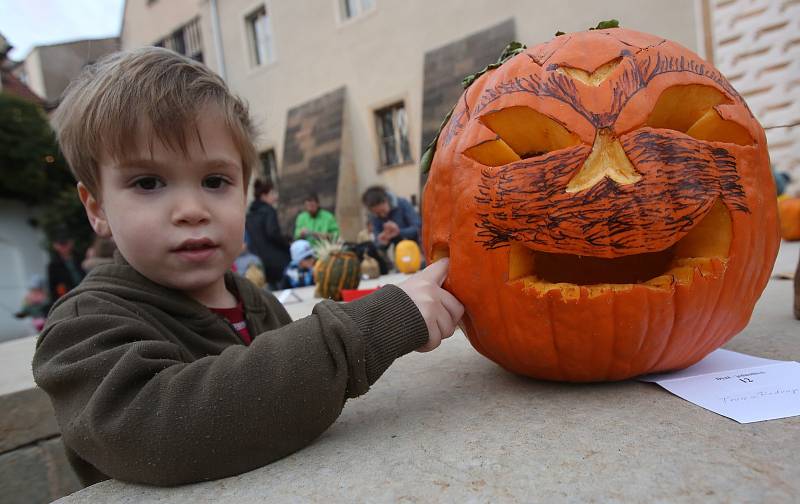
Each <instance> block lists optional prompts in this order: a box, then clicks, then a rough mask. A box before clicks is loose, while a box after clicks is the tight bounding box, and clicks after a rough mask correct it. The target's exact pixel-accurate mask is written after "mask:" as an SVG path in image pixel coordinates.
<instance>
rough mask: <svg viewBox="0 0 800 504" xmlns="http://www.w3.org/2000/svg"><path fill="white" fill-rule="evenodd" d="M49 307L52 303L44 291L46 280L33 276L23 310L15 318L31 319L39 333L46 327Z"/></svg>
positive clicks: (39, 276)
mask: <svg viewBox="0 0 800 504" xmlns="http://www.w3.org/2000/svg"><path fill="white" fill-rule="evenodd" d="M49 307H50V303H49V302H48V300H47V293H46V292H45V290H44V278H42V276H41V275H33V277H31V281H30V283H29V284H28V293H27V294H25V299H23V300H22V308H20V310H19V311H18V312H17V313H15V314H14V316H15V317H16V318H26V317H30V318H31V322H32V323H33V327H34V329H36V332H39V331H41V330H42V327H44V323H45V319H46V318H47V310H48V308H49Z"/></svg>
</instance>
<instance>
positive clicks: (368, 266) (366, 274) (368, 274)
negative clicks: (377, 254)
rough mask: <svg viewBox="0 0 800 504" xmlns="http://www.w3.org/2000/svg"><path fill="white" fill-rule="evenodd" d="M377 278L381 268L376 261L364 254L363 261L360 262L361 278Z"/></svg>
mask: <svg viewBox="0 0 800 504" xmlns="http://www.w3.org/2000/svg"><path fill="white" fill-rule="evenodd" d="M379 276H381V267H380V265H379V264H378V260H377V259H375V258H374V257H372V256H368V255H366V254H364V260H362V261H361V278H364V279H373V278H378V277H379Z"/></svg>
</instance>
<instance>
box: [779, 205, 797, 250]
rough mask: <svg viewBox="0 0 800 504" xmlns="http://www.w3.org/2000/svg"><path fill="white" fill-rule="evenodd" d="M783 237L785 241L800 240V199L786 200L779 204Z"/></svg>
mask: <svg viewBox="0 0 800 504" xmlns="http://www.w3.org/2000/svg"><path fill="white" fill-rule="evenodd" d="M778 210H779V212H780V223H781V236H782V237H783V239H784V240H800V198H784V199H782V200H780V201H779V202H778Z"/></svg>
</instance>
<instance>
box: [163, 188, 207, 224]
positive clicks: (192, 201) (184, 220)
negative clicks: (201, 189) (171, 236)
mask: <svg viewBox="0 0 800 504" xmlns="http://www.w3.org/2000/svg"><path fill="white" fill-rule="evenodd" d="M210 219H211V213H210V212H209V211H208V208H207V207H206V205H205V204H203V201H202V198H199V197H197V196H194V195H190V194H184V195H181V197H180V198H179V199H178V201H177V202H176V204H175V206H174V208H173V211H172V222H173V223H174V224H177V225H187V224H188V225H197V224H205V223H207V222H208V221H209V220H210Z"/></svg>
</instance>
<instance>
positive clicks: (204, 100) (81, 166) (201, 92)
mask: <svg viewBox="0 0 800 504" xmlns="http://www.w3.org/2000/svg"><path fill="white" fill-rule="evenodd" d="M206 105H214V106H216V107H218V108H219V110H220V112H221V113H222V116H223V117H224V118H225V125H226V126H227V127H228V129H229V130H230V133H231V137H232V138H233V141H234V143H235V145H236V147H237V148H238V150H239V153H240V154H241V157H242V167H243V170H244V182H245V187H247V185H248V184H249V180H250V174H251V172H252V168H253V166H254V164H255V163H256V161H257V159H258V156H257V154H256V149H255V145H254V140H255V130H254V128H253V126H252V123H251V121H250V116H249V114H248V110H247V105H245V104H244V103H243V102H242V101H241V100H240V99H239V98H237V97H235V96H234V95H232V94H231V92H230V91H229V90H228V87H227V86H226V84H225V82H224V81H223V80H222V79H221V78H220V77H219V76H218V75H216V74H215V73H214V72H212V71H211V70H209V69H208V68H207V67H206V66H205V65H203V64H202V63H198V62H196V61H194V60H191V59H189V58H186V57H184V56H181V55H179V54H177V53H175V52H172V51H169V50H167V49H162V48H158V47H145V48H141V49H134V50H131V51H122V52H117V53H114V54H111V55H109V56H107V57H105V58H103V59H102V60H100V61H98V62H97V63H96V64H94V65H90V66H88V67H87V68H86V69H85V70H84V71H83V72H82V73H81V75H80V76H79V77H78V78H77V79H75V81H73V82H72V83H70V85H69V87H67V89H66V91H65V92H64V95H63V98H62V101H61V104H60V105H59V106H58V109H56V111H55V114H54V116H53V120H54V123H55V128H56V131H57V135H58V142H59V144H60V145H61V150H62V152H63V153H64V157H65V158H66V159H67V162H68V163H69V165H70V168H71V169H72V173H73V174H74V175H75V178H76V179H77V180H78V181H79V182H82V183H83V185H85V186H86V188H87V189H89V191H90V192H91V193H92V194H93V195H94V196H95V197H97V198H99V197H100V177H99V168H98V161H99V160H100V158H101V157H102V156H110V157H111V158H112V159H115V160H122V159H125V158H126V157H127V156H129V155H131V154H133V153H134V152H135V150H136V149H138V148H139V147H141V145H139V144H137V142H138V141H141V140H142V139H141V138H139V135H137V134H136V133H137V132H139V131H142V130H141V128H142V127H145V126H146V127H149V131H150V134H151V137H150V138H149V139H147V145H146V147H147V148H149V149H150V150H151V151H152V145H153V139H154V138H158V139H159V140H160V141H161V142H163V143H164V145H166V146H167V147H169V148H172V149H176V150H180V151H181V152H183V153H184V154H185V153H186V152H187V138H189V135H193V134H194V135H196V134H197V126H196V121H197V114H198V113H199V111H200V110H201V108H203V107H204V106H206Z"/></svg>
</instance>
